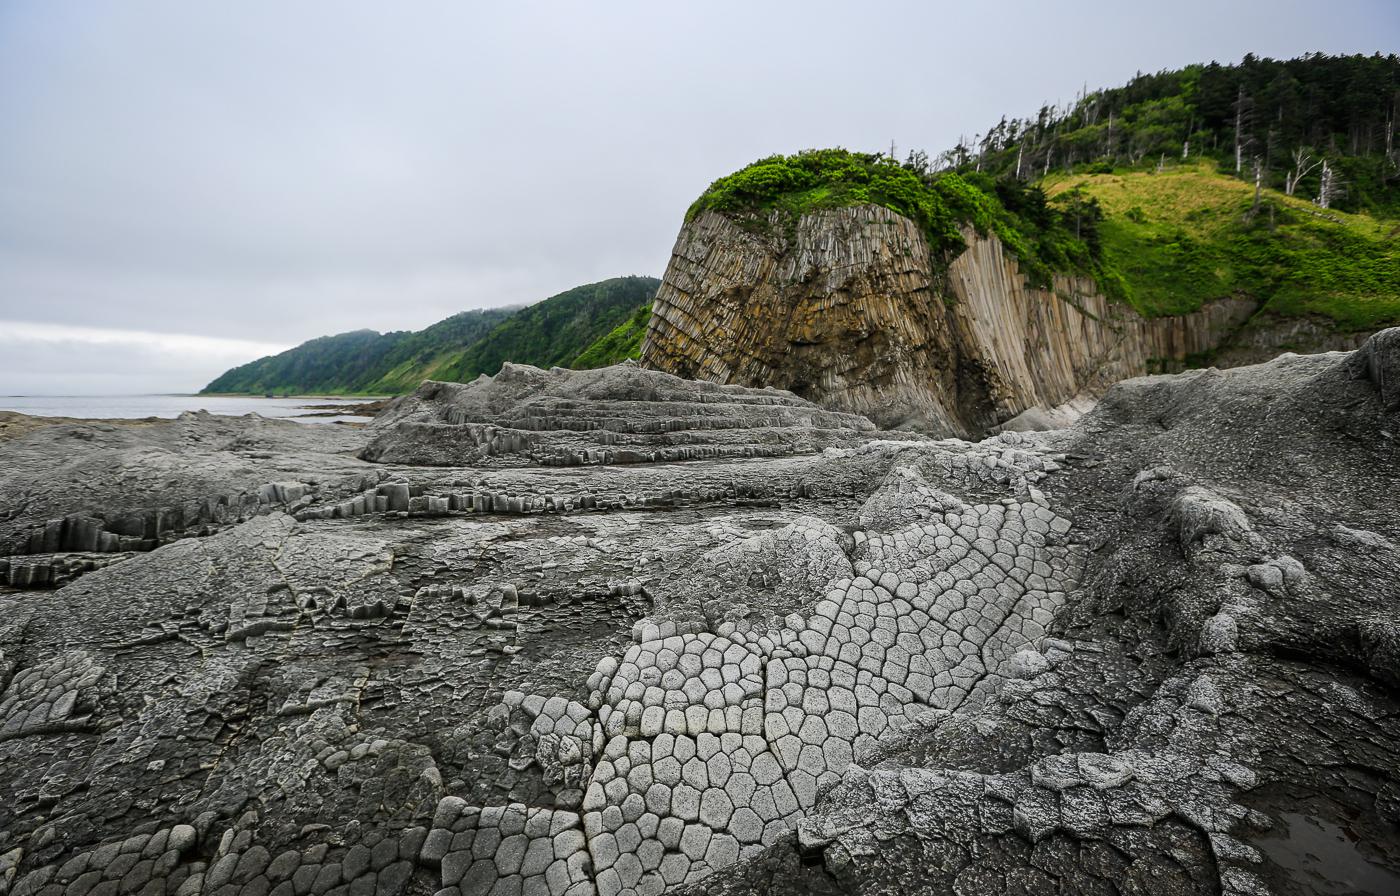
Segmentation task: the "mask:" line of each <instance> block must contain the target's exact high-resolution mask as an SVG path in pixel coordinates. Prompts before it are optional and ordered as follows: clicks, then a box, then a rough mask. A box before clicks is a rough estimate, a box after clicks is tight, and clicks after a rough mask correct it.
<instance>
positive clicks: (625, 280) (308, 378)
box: [203, 277, 659, 395]
mask: <svg viewBox="0 0 1400 896" xmlns="http://www.w3.org/2000/svg"><path fill="white" fill-rule="evenodd" d="M658 285H659V281H657V280H656V279H654V278H651V277H618V278H615V279H612V280H604V281H602V282H600V283H592V284H589V285H586V286H579V287H576V288H574V289H571V290H568V291H567V292H563V293H560V294H559V295H556V296H552V297H550V298H548V299H545V300H544V301H542V302H539V303H537V304H534V305H530V306H528V307H525V308H514V307H512V308H488V309H485V310H481V311H466V312H463V313H461V314H457V315H453V316H452V317H449V318H447V319H446V320H443V321H439V322H438V323H436V324H433V325H432V326H430V327H428V328H426V329H423V330H419V331H417V332H394V333H382V334H381V333H376V332H374V331H373V330H357V331H355V332H353V333H342V334H340V335H338V336H323V337H321V338H318V339H312V340H310V341H309V342H304V343H302V344H301V345H299V346H297V347H296V348H293V349H289V350H287V351H285V352H282V353H281V354H279V355H274V356H271V357H267V358H260V359H258V360H257V361H253V362H251V363H248V364H244V365H242V366H240V367H235V368H233V369H232V370H229V371H227V372H226V373H224V374H223V375H221V376H219V377H218V378H217V379H215V380H214V381H213V382H211V383H210V384H209V385H208V386H206V387H205V388H204V390H203V391H204V392H206V393H218V392H232V393H245V394H255V395H262V394H274V395H290V394H315V395H391V394H397V393H401V392H408V391H412V390H413V389H416V388H417V387H418V384H419V383H421V382H422V381H423V380H425V379H444V380H457V381H460V382H467V381H469V380H472V379H474V378H476V377H477V376H478V375H480V374H482V373H489V374H494V373H496V372H497V371H498V370H500V369H501V365H502V364H503V363H504V362H506V361H516V362H519V363H524V364H535V365H537V366H541V367H550V366H554V365H561V364H569V363H570V362H572V361H573V360H574V359H575V358H577V357H579V356H580V355H582V354H584V353H587V352H589V351H590V350H591V349H592V348H593V347H594V345H595V343H598V342H599V341H600V340H603V339H605V338H606V337H608V336H609V335H610V334H611V333H612V332H613V331H614V330H615V329H617V328H619V327H621V326H625V325H626V324H627V323H628V322H629V321H631V320H632V319H633V318H634V317H635V315H636V314H637V312H638V310H639V309H641V308H643V306H646V305H647V304H648V303H649V302H650V301H651V298H652V296H653V295H654V294H655V292H656V287H657V286H658ZM643 326H644V325H643ZM603 351H604V350H603V349H599V352H603ZM594 356H595V357H601V356H602V355H601V354H599V353H595V355H594ZM605 363H611V362H605Z"/></svg>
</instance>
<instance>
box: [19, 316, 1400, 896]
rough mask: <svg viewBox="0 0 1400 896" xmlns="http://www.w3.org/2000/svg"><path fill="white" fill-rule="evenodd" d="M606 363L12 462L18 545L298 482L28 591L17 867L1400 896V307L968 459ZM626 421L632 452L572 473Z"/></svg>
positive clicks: (88, 872) (112, 432) (394, 878)
mask: <svg viewBox="0 0 1400 896" xmlns="http://www.w3.org/2000/svg"><path fill="white" fill-rule="evenodd" d="M614 371H615V372H613V373H603V374H598V375H597V379H596V381H595V387H594V390H593V391H592V392H589V391H588V390H587V389H579V388H572V387H570V385H569V379H570V378H569V376H568V375H567V374H564V373H563V372H544V371H535V372H533V373H532V372H529V371H513V372H510V373H509V374H503V375H502V377H498V378H497V380H498V382H497V383H495V384H494V385H493V384H492V383H490V382H481V383H479V385H478V386H477V391H476V392H474V393H473V392H471V391H468V390H470V389H471V387H458V388H452V389H437V388H433V387H429V388H425V390H424V391H421V392H420V393H419V394H418V395H417V396H415V397H414V398H412V399H410V400H407V401H406V402H404V403H403V404H401V405H400V407H399V408H398V409H396V412H395V413H394V414H393V415H391V416H390V417H389V418H388V419H386V420H384V421H382V422H381V423H379V424H377V425H376V426H375V427H374V428H373V429H372V430H369V431H357V430H344V429H340V430H327V431H325V432H321V431H317V430H315V428H311V427H303V428H298V427H297V425H296V424H291V423H282V424H277V423H272V422H268V421H258V420H239V421H230V420H220V419H217V418H206V417H198V416H192V417H189V418H186V419H182V420H180V421H175V422H172V423H170V424H164V425H153V426H149V427H140V428H133V429H131V430H129V431H121V430H120V429H119V428H111V427H109V428H106V429H103V428H100V427H92V428H91V429H92V434H91V436H90V437H87V438H85V437H84V436H83V435H82V433H83V432H84V427H83V426H81V425H77V426H67V427H49V428H43V429H36V430H33V431H31V432H29V433H28V434H26V435H24V436H22V437H20V438H18V439H15V440H12V441H9V442H5V443H0V456H3V458H4V459H5V460H8V461H10V466H9V467H8V469H10V470H11V471H13V472H11V473H10V474H9V478H7V479H6V480H4V488H5V489H6V494H7V495H19V496H21V499H20V500H14V499H11V501H10V503H9V506H10V507H11V508H18V510H13V509H12V510H11V512H10V514H9V520H8V523H7V525H8V526H9V527H10V529H9V531H11V532H13V533H17V534H16V535H15V536H13V537H12V539H11V545H12V547H11V553H12V554H13V555H15V556H12V557H11V558H10V562H11V564H12V567H11V568H15V567H14V566H13V564H18V563H32V562H38V560H39V559H41V558H44V557H49V556H52V557H55V558H59V559H60V560H64V562H66V561H67V559H71V556H75V555H70V554H65V553H64V552H63V551H62V550H59V551H51V552H47V553H46V552H45V551H44V550H42V549H43V548H45V547H58V548H63V547H65V546H66V544H65V542H64V541H63V539H64V538H66V537H67V536H66V535H65V534H64V533H65V532H67V531H68V530H67V529H66V528H65V526H72V527H74V529H73V530H74V531H78V530H77V528H76V527H77V525H78V524H76V523H74V524H68V523H65V522H63V521H64V520H68V519H75V520H88V519H93V520H99V521H109V520H117V519H121V518H123V516H124V515H130V514H134V513H138V512H145V509H149V508H159V507H169V506H176V505H177V504H179V503H181V502H185V501H193V500H194V499H195V498H194V496H197V495H200V494H203V495H205V496H206V498H207V497H208V496H213V495H219V494H222V495H226V496H227V495H238V494H256V493H258V489H260V488H261V486H262V484H264V483H267V482H278V483H282V484H283V487H284V488H285V489H287V491H286V492H285V493H284V494H283V496H282V497H284V498H288V497H289V498H291V500H289V501H287V500H284V501H272V500H269V501H266V502H257V503H256V504H249V505H248V512H245V513H228V512H225V513H224V514H223V515H222V516H219V515H217V514H211V515H209V517H208V518H207V519H204V520H202V521H199V520H198V516H199V515H198V514H195V515H194V517H193V518H194V519H196V520H197V521H198V525H197V526H189V525H183V526H181V527H171V528H170V529H166V530H162V532H163V533H164V534H161V535H159V536H158V537H153V538H149V539H147V540H148V541H150V542H152V543H139V542H137V543H128V544H124V545H122V544H119V545H118V547H121V548H124V549H125V550H122V551H120V552H113V551H108V552H102V551H98V552H95V553H91V554H85V555H82V556H92V557H101V558H103V559H104V560H105V561H106V562H105V565H101V564H97V563H94V564H92V566H95V567H98V568H86V567H84V566H83V565H82V564H81V563H79V564H77V565H72V564H70V566H67V567H64V568H65V569H69V572H68V573H67V574H66V576H65V578H64V581H63V583H62V585H61V587H58V588H52V587H50V588H35V587H32V586H34V585H38V584H49V585H52V584H54V583H53V582H51V581H50V582H47V583H40V582H36V581H33V580H26V581H22V582H19V583H17V584H18V585H23V586H26V587H23V588H16V587H11V588H10V590H8V591H7V592H3V593H0V767H2V768H4V770H5V774H3V775H0V893H5V892H8V893H10V894H43V896H78V894H89V893H141V894H157V893H181V894H188V896H192V894H204V893H208V894H215V893H218V894H246V896H256V894H268V893H276V894H279V896H305V894H318V896H319V894H326V893H335V894H371V893H373V894H383V896H398V894H429V893H441V894H442V896H459V894H460V896H476V894H550V896H563V894H571V896H580V894H607V896H614V894H630V893H660V892H663V891H682V890H685V891H690V892H697V893H698V892H707V893H708V892H719V893H725V892H728V893H741V892H771V893H799V892H832V893H835V892H866V893H889V892H930V893H937V892H963V893H982V892H1008V893H1034V892H1047V891H1059V892H1105V893H1108V892H1138V893H1171V894H1176V893H1183V894H1184V893H1221V892H1224V893H1240V894H1254V893H1278V894H1293V893H1322V892H1330V890H1329V889H1328V887H1329V886H1331V883H1330V882H1335V881H1341V880H1351V881H1353V882H1354V881H1358V880H1359V881H1360V884H1359V886H1361V887H1362V888H1363V889H1364V888H1365V887H1373V888H1379V889H1377V890H1376V891H1377V892H1384V887H1385V886H1388V884H1389V883H1391V882H1395V881H1400V877H1398V876H1397V874H1400V872H1397V868H1400V846H1397V843H1400V773H1397V771H1396V769H1397V768H1400V699H1397V697H1398V695H1397V691H1396V689H1397V688H1400V673H1397V671H1396V670H1397V668H1400V666H1398V665H1397V663H1400V586H1398V585H1397V582H1400V547H1397V542H1400V524H1397V514H1396V510H1397V499H1396V497H1395V487H1396V483H1397V482H1398V481H1400V458H1397V449H1396V438H1397V435H1398V434H1400V430H1398V429H1397V426H1400V419H1397V417H1396V413H1397V410H1400V408H1397V404H1396V395H1395V384H1396V383H1397V382H1400V331H1386V332H1384V333H1381V334H1378V335H1377V336H1375V337H1373V338H1372V339H1371V340H1370V341H1369V342H1368V343H1367V344H1366V345H1365V346H1364V347H1363V348H1362V349H1361V350H1359V351H1358V352H1356V353H1352V354H1349V355H1348V354H1332V355H1320V356H1309V357H1294V356H1286V357H1284V358H1281V359H1279V360H1277V361H1275V362H1272V363H1270V364H1268V365H1262V366H1259V367H1253V368H1240V369H1237V370H1233V371H1229V372H1225V373H1221V372H1218V371H1197V372H1193V373H1189V374H1184V375H1181V376H1178V377H1155V378H1146V379H1140V380H1133V381H1129V382H1126V383H1123V384H1120V385H1119V386H1117V387H1115V388H1114V389H1113V390H1112V391H1111V392H1110V393H1109V394H1108V396H1106V398H1105V400H1104V401H1103V402H1102V403H1101V404H1100V406H1099V408H1098V409H1097V410H1095V411H1094V412H1093V413H1092V414H1091V415H1089V416H1088V417H1087V418H1085V419H1084V420H1083V421H1081V423H1080V424H1079V425H1078V426H1077V427H1076V428H1075V429H1072V430H1066V431H1060V432H1054V433H1042V434H1035V435H1019V434H1013V433H1006V434H1003V435H1000V436H997V437H995V438H992V439H988V440H986V441H983V442H980V443H975V444H973V443H968V442H961V441H956V440H945V441H938V442H927V441H916V440H912V439H909V438H904V437H901V439H900V440H888V439H886V438H884V437H883V434H880V433H876V432H873V431H872V430H871V429H870V428H869V427H868V425H861V424H859V423H849V424H848V421H846V420H845V419H844V418H843V417H841V416H826V417H823V416H821V415H822V414H823V413H824V412H821V411H819V410H818V409H815V408H812V407H811V406H810V405H806V404H805V403H803V402H801V401H800V400H798V399H795V398H793V397H792V396H790V395H784V394H783V393H774V392H772V391H771V390H762V391H759V392H756V393H755V392H751V391H750V390H734V389H732V388H726V389H723V390H720V389H719V387H710V386H706V385H697V386H694V387H690V386H686V385H685V384H684V381H680V380H676V379H675V378H668V379H667V380H665V381H664V383H663V384H664V386H665V388H666V389H669V390H673V391H672V392H670V393H666V394H656V393H645V392H638V391H637V390H638V389H640V388H642V386H639V385H638V384H639V383H640V382H641V381H640V380H639V379H637V377H638V376H659V375H656V374H651V373H650V372H637V371H635V369H633V368H615V369H614ZM501 380H504V381H505V383H504V384H505V385H510V389H509V390H506V391H504V392H501V393H500V394H501V395H502V396H505V397H502V398H500V399H499V401H500V405H499V406H496V407H493V406H492V404H491V401H490V400H488V399H489V398H490V394H491V391H492V390H493V389H495V390H500V389H502V383H501V382H499V381H501ZM512 383H513V384H512ZM573 385H574V386H578V385H579V383H578V382H574V384H573ZM643 385H645V384H643ZM566 392H568V393H571V394H564V393H566ZM483 396H485V397H483ZM673 402H674V403H676V404H674V405H671V404H669V403H673ZM690 405H694V406H695V408H704V409H705V410H704V411H701V410H696V409H695V408H692V407H690ZM532 408H533V409H534V410H531V409H532ZM584 419H586V420H589V421H592V423H590V426H592V425H594V424H597V426H598V428H597V429H592V430H586V429H582V428H573V427H575V426H576V425H577V424H576V423H575V422H574V421H578V420H584ZM658 420H661V421H665V423H664V425H658V424H657V422H656V421H658ZM526 421H529V425H525V424H526ZM617 421H630V422H621V423H620V422H617ZM732 421H740V422H741V423H742V425H741V426H736V425H732ZM783 421H786V422H783ZM424 426H426V427H430V428H431V429H432V433H431V435H429V436H425V435H424V434H423V430H422V429H421V428H422V427H424ZM472 427H478V428H479V427H495V428H496V434H495V435H493V436H492V437H491V439H496V438H498V437H499V435H500V433H501V432H503V431H508V432H509V433H511V434H528V433H536V434H538V433H545V434H547V437H548V438H549V439H552V440H555V441H549V442H539V441H534V442H531V441H529V438H528V437H525V436H521V438H523V439H524V441H522V442H521V443H520V446H517V447H514V448H509V449H508V450H501V449H500V448H499V447H498V448H495V449H492V450H491V451H488V452H483V451H481V447H482V445H483V444H491V439H487V440H485V441H483V440H482V439H480V438H477V436H476V435H475V434H471V433H467V434H466V435H464V432H466V431H467V430H469V429H470V428H472ZM785 427H786V428H790V429H792V430H793V431H794V434H796V433H800V432H801V431H802V430H804V429H810V430H814V431H821V432H824V433H826V434H825V435H821V436H820V437H819V438H818V439H816V441H813V440H812V438H811V437H809V438H808V439H807V440H806V441H802V440H801V439H800V438H797V437H794V438H793V439H792V440H791V441H789V442H787V443H785V444H786V445H787V447H785V448H784V449H783V450H782V451H781V452H775V453H781V455H782V456H764V455H763V454H762V453H759V452H748V453H745V454H743V455H742V456H724V455H721V456H711V457H703V456H700V457H697V459H692V460H686V461H676V460H673V459H668V455H665V454H655V453H652V454H647V453H646V452H654V451H656V445H648V446H644V447H643V448H636V447H635V446H636V445H637V444H639V443H637V442H636V441H635V439H637V438H638V437H639V436H642V437H645V438H650V437H652V436H654V435H656V434H657V433H658V432H660V431H663V430H664V431H665V432H667V433H670V434H672V435H679V436H682V437H683V438H684V439H687V440H688V441H677V442H675V443H674V444H673V445H672V446H671V447H675V446H676V445H684V446H692V447H693V446H697V445H701V446H703V445H707V442H706V440H707V439H710V438H711V437H712V436H713V435H714V434H716V433H719V434H732V433H733V432H735V431H736V430H738V431H742V432H744V435H743V439H744V440H746V441H745V443H746V444H751V445H758V444H765V443H766V444H776V443H775V442H772V441H766V440H767V439H769V436H767V435H765V433H766V432H767V431H769V430H782V429H783V428H785ZM512 437H515V436H514V435H513V436H512ZM590 442H591V443H592V445H593V446H594V447H595V448H599V447H600V446H602V447H603V448H608V449H609V450H613V449H614V448H615V446H616V445H618V444H631V445H633V446H634V447H632V448H629V449H628V450H637V451H639V452H641V453H640V454H639V455H638V456H636V457H634V456H631V455H629V456H627V457H624V458H619V457H616V456H614V457H613V458H612V460H613V461H614V463H613V464H612V465H602V464H603V463H604V462H605V461H604V458H605V457H606V456H605V455H599V456H597V457H595V459H594V460H591V461H580V462H577V463H576V464H573V465H566V466H560V465H557V464H556V463H555V462H554V460H551V459H557V458H559V457H561V456H564V455H561V454H560V453H559V452H560V451H562V450H564V449H563V448H562V447H561V446H569V447H568V448H567V450H568V451H574V450H582V451H586V450H592V449H589V448H587V444H588V443H590ZM69 444H77V445H81V446H82V451H81V452H80V453H79V454H78V455H76V456H75V458H74V460H73V461H72V462H71V463H69V464H66V465H50V468H49V469H44V465H43V464H42V458H43V457H45V456H50V457H53V456H56V455H54V454H53V452H54V451H56V450H58V449H59V448H60V447H62V446H66V445H69ZM496 444H498V445H500V444H503V443H499V442H498V443H496ZM731 444H740V442H734V443H731ZM366 445H369V446H370V447H369V448H368V450H366ZM376 445H378V446H379V447H378V448H376V447H374V446H376ZM454 446H455V447H454ZM579 446H583V447H579ZM610 446H611V447H610ZM507 447H508V446H507ZM663 447H664V446H663ZM456 451H462V452H465V454H462V455H457V454H451V452H456ZM413 452H422V454H421V456H420V455H414V456H415V457H417V460H415V464H429V465H428V466H419V465H414V466H410V465H408V464H407V463H405V462H402V460H400V461H396V463H393V464H390V463H383V462H381V463H371V462H369V461H367V460H363V459H360V458H358V457H356V455H357V454H362V455H363V457H374V458H376V459H378V460H381V461H383V460H386V459H389V458H391V457H394V458H403V457H406V456H408V455H409V454H412V453H413ZM442 452H449V453H448V454H443V453H442ZM167 453H169V455H177V456H181V457H183V458H185V465H186V468H187V471H186V472H185V473H183V474H182V473H181V472H180V471H179V470H177V469H176V468H175V466H174V465H173V464H171V463H169V462H167V461H166V460H163V458H166V457H167ZM144 458H155V459H156V463H157V464H159V465H160V466H159V471H160V472H159V474H158V476H157V475H155V474H152V475H147V476H144V477H142V476H138V475H134V474H132V473H131V472H130V471H132V470H140V469H141V462H142V460H143V459H144ZM617 460H627V461H629V462H628V463H625V464H622V465H617V464H616V463H615V462H616V461H617ZM449 463H458V464H463V463H467V464H470V465H468V466H447V465H446V464H449ZM55 471H57V472H55ZM162 479H163V480H164V482H162V481H161V480H162ZM298 488H299V490H298ZM274 497H275V495H274ZM234 503H235V502H233V501H231V500H227V499H226V500H225V501H224V502H222V503H220V502H218V501H217V500H216V501H214V502H213V504H212V506H214V507H229V506H232V505H233V504H234ZM202 506H210V505H209V503H208V501H207V500H206V501H205V503H204V505H202ZM238 506H239V507H240V508H242V507H243V506H244V505H243V504H241V503H239V504H238ZM53 519H57V520H59V521H60V522H59V524H58V527H57V528H58V532H59V535H58V536H56V537H57V538H58V539H59V541H58V544H57V545H56V546H55V545H48V544H45V543H44V542H43V541H42V536H41V540H40V543H39V544H38V545H37V547H38V548H40V550H38V551H31V550H30V548H31V542H30V538H31V535H29V534H27V533H33V532H36V531H37V532H40V533H42V532H46V531H48V529H49V528H51V525H52V520H53ZM104 525H105V524H104ZM84 531H85V530H84ZM103 531H107V529H103ZM21 536H22V537H21ZM75 537H76V536H75ZM15 546H19V547H18V548H17V547H15ZM85 547H86V546H85ZM65 558H66V559H65ZM55 562H58V561H57V560H56V561H55ZM70 567H71V568H70ZM1310 830H1320V831H1323V832H1324V833H1326V832H1329V831H1342V832H1343V835H1342V839H1341V840H1339V841H1336V842H1337V844H1340V845H1334V846H1332V847H1330V850H1331V851H1328V850H1318V849H1317V848H1316V847H1315V846H1312V847H1309V846H1308V844H1309V843H1310V842H1311V841H1308V840H1307V836H1308V831H1310ZM1348 875H1350V877H1348Z"/></svg>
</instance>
